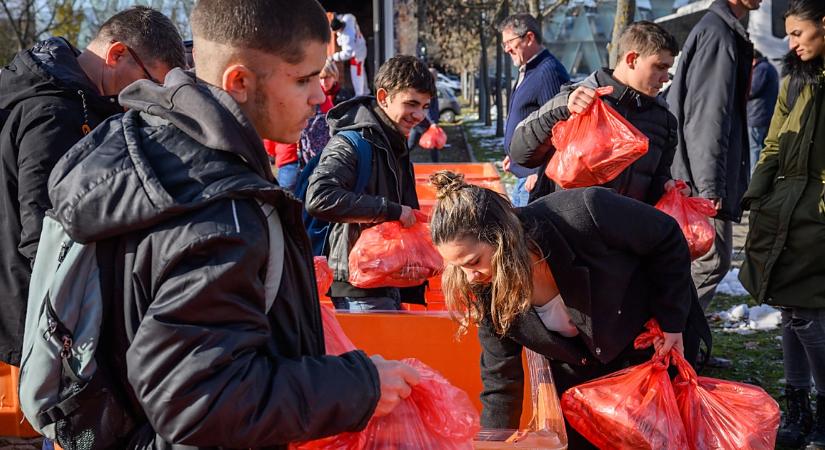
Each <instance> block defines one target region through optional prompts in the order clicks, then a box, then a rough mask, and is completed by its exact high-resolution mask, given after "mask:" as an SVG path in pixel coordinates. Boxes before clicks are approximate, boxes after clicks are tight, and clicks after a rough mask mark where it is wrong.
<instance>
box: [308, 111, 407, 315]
mask: <svg viewBox="0 0 825 450" xmlns="http://www.w3.org/2000/svg"><path fill="white" fill-rule="evenodd" d="M379 114H382V113H381V112H380V111H379V109H378V107H377V104H376V101H375V98H374V97H356V98H353V99H351V100H349V101H346V102H344V103H341V104H339V105H338V106H336V107H335V108H333V109H332V110H330V111H329V113H328V114H327V121H328V122H329V128H330V132H331V133H332V135H333V136H332V139H330V141H329V143H328V144H327V146H326V148H324V151H323V153H322V154H321V159H320V160H319V161H318V166H317V167H316V169H315V171H314V172H313V173H312V175H311V176H310V178H309V186H308V187H307V195H306V205H305V206H306V209H307V212H308V213H309V214H311V215H312V216H315V217H318V218H319V219H322V220H325V221H327V222H329V223H330V225H331V229H330V233H329V238H328V249H329V254H328V258H329V265H330V268H332V271H333V280H334V282H333V285H332V288H331V289H332V291H331V294H332V296H333V297H344V296H351V297H381V296H384V295H385V292H386V290H385V289H383V288H376V289H358V288H355V287H353V286H352V285H350V284H349V283H348V282H347V280H348V279H349V252H350V250H351V249H352V246H353V245H355V242H356V241H357V240H358V237H359V236H360V235H361V230H362V229H363V227H364V226H369V225H371V224H376V223H381V222H386V221H389V220H398V218H399V217H400V216H401V205H406V206H409V207H411V208H413V209H418V196H417V194H416V192H415V175H414V173H413V166H412V163H411V162H410V154H409V149H407V146H406V139H405V138H403V137H402V136H401V134H400V133H398V132H396V131H394V130H393V131H392V132H393V133H396V134H397V136H390V135H388V133H387V127H388V126H389V125H388V124H386V122H387V121H388V120H389V119H386V118H385V119H384V120H383V122H384V123H382V119H381V118H379ZM344 130H356V131H358V132H360V133H361V135H362V136H363V137H364V139H366V140H367V142H369V143H370V145H371V146H372V175H371V176H370V181H369V183H367V187H366V189H365V190H364V193H362V194H355V193H354V192H353V191H354V190H355V183H356V180H357V178H358V173H357V172H358V170H357V167H358V165H357V162H358V154H357V153H356V151H355V149H354V148H353V147H352V145H351V144H350V143H349V141H347V140H346V139H344V138H343V137H341V136H336V134H337V133H338V132H340V131H344ZM393 142H395V145H393ZM404 300H418V299H409V298H406V297H405V298H404Z"/></svg>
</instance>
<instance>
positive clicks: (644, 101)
mask: <svg viewBox="0 0 825 450" xmlns="http://www.w3.org/2000/svg"><path fill="white" fill-rule="evenodd" d="M580 85H581V86H586V87H589V88H593V89H595V88H598V87H604V86H612V87H613V92H611V93H610V94H608V95H606V97H608V98H611V99H613V101H614V102H616V104H619V105H630V106H632V107H634V108H645V109H647V108H649V107H651V106H653V105H659V106H661V107H662V108H665V109H667V102H666V101H665V100H664V99H663V98H662V97H661V96H656V97H651V96H649V95H645V94H643V93H641V92H639V91H637V90H636V89H633V88H632V87H630V86H628V85H626V84H624V83H622V82H620V81H619V80H617V79H616V78H614V77H613V70H611V69H606V68H603V69H599V70H597V71H595V72H593V73H592V74H591V75H590V76H589V77H587V78H585V79H584V80H583V81H582V82H581V83H580Z"/></svg>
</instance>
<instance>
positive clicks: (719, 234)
mask: <svg viewBox="0 0 825 450" xmlns="http://www.w3.org/2000/svg"><path fill="white" fill-rule="evenodd" d="M711 222H712V223H713V226H714V228H715V229H716V239H714V241H713V246H712V247H711V248H710V251H709V252H707V253H706V254H704V255H703V256H700V257H699V258H696V260H695V261H693V263H692V264H691V266H690V271H691V275H692V276H693V284H694V285H695V286H696V291H697V292H698V294H699V304H700V305H702V310H703V311H707V309H708V305H710V302H711V300H713V296H714V295H715V294H716V287H717V286H719V282H720V281H722V278H725V275H727V273H728V270H730V263H731V258H732V256H733V222H731V221H729V220H720V219H711Z"/></svg>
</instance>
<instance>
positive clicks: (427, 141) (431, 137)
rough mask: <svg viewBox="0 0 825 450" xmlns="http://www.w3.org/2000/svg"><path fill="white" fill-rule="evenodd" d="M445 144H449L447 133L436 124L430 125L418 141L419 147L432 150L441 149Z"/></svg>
mask: <svg viewBox="0 0 825 450" xmlns="http://www.w3.org/2000/svg"><path fill="white" fill-rule="evenodd" d="M445 145H447V133H445V132H444V130H443V129H441V127H439V126H438V125H436V124H432V125H430V128H427V131H425V132H424V134H422V135H421V139H420V140H419V141H418V146H419V147H421V148H427V149H431V150H432V149H435V150H441V149H442V148H444V146H445Z"/></svg>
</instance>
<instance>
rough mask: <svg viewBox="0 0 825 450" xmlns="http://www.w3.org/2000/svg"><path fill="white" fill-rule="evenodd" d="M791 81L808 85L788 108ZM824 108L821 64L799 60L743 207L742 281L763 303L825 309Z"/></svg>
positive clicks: (787, 81)
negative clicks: (747, 219)
mask: <svg viewBox="0 0 825 450" xmlns="http://www.w3.org/2000/svg"><path fill="white" fill-rule="evenodd" d="M812 66H813V68H814V70H812ZM793 77H797V78H803V79H804V83H803V85H804V87H803V88H802V90H801V91H800V92H799V96H798V97H797V99H796V101H795V102H793V104H792V105H789V101H788V92H789V89H788V87H789V85H790V84H791V78H793ZM823 107H825V78H824V77H823V71H822V62H821V60H820V61H817V62H816V63H813V64H811V63H807V64H805V63H800V62H799V61H798V60H797V61H796V64H795V66H793V69H792V72H791V73H790V75H789V76H786V77H785V78H784V79H783V80H782V85H781V87H780V91H779V99H778V101H777V104H776V110H775V112H774V116H773V120H772V121H771V127H770V130H769V132H768V136H767V138H766V139H765V148H764V149H763V150H762V155H761V157H760V159H759V163H758V165H757V166H756V170H755V172H754V174H753V179H752V180H751V183H750V186H749V187H748V190H747V192H746V193H745V197H744V202H743V203H744V206H745V207H749V208H750V210H751V215H750V229H749V231H748V239H747V242H746V244H745V262H744V264H743V266H742V270H741V272H740V274H739V278H740V280H741V281H742V284H743V285H744V287H745V289H747V290H748V292H750V293H751V295H753V296H754V298H756V299H757V300H759V301H760V302H764V303H769V304H772V305H778V306H795V307H804V308H825V264H823V260H825V203H823V194H825V111H823Z"/></svg>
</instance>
